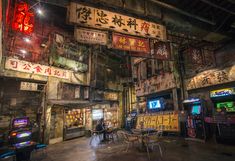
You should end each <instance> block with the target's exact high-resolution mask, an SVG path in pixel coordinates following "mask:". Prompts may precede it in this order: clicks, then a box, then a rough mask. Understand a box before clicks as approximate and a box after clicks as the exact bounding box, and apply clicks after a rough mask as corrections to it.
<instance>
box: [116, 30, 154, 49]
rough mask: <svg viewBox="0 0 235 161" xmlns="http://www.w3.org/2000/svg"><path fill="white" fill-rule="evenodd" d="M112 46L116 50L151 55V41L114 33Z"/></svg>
mask: <svg viewBox="0 0 235 161" xmlns="http://www.w3.org/2000/svg"><path fill="white" fill-rule="evenodd" d="M112 46H113V48H115V49H119V50H127V51H135V52H143V53H149V52H150V48H149V40H148V39H144V38H138V37H134V36H127V35H122V34H118V33H113V41H112Z"/></svg>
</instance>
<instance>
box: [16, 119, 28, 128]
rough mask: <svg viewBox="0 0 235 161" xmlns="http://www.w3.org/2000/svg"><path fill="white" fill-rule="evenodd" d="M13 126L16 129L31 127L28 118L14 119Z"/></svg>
mask: <svg viewBox="0 0 235 161" xmlns="http://www.w3.org/2000/svg"><path fill="white" fill-rule="evenodd" d="M12 125H13V128H14V129H16V128H23V127H27V126H28V125H29V119H28V118H19V119H14V120H13V124H12Z"/></svg>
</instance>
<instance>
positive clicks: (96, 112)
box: [92, 109, 104, 120]
mask: <svg viewBox="0 0 235 161" xmlns="http://www.w3.org/2000/svg"><path fill="white" fill-rule="evenodd" d="M103 117H104V112H103V109H93V110H92V119H93V120H100V119H102V118H103Z"/></svg>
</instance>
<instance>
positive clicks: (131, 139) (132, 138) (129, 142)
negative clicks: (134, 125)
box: [122, 132, 139, 152]
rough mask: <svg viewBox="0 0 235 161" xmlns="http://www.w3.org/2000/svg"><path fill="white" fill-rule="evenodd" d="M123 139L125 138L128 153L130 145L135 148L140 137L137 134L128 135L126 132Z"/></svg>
mask: <svg viewBox="0 0 235 161" xmlns="http://www.w3.org/2000/svg"><path fill="white" fill-rule="evenodd" d="M122 135H123V138H124V142H125V143H126V145H127V147H126V150H125V151H126V152H128V150H129V148H130V145H131V146H134V144H135V142H138V140H139V139H138V136H137V135H135V134H128V133H126V132H122Z"/></svg>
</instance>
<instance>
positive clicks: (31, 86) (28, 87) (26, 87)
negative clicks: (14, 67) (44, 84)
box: [20, 82, 38, 91]
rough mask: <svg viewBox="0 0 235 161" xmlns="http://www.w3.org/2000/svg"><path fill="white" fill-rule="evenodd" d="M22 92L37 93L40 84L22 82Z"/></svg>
mask: <svg viewBox="0 0 235 161" xmlns="http://www.w3.org/2000/svg"><path fill="white" fill-rule="evenodd" d="M20 90H22V91H37V90H38V84H37V83H31V82H20Z"/></svg>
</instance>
